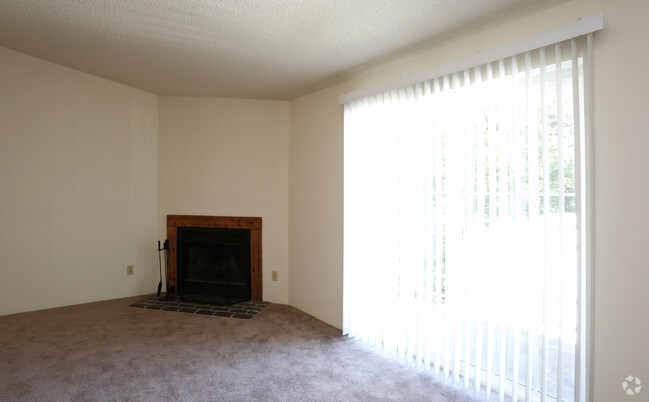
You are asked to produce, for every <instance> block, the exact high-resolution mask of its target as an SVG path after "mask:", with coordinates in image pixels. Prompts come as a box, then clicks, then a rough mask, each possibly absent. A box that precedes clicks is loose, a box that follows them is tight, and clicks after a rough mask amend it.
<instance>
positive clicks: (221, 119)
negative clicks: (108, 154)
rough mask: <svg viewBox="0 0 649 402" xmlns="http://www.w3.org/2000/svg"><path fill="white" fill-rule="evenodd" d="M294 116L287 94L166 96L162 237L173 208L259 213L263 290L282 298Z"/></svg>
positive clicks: (162, 143) (207, 212)
mask: <svg viewBox="0 0 649 402" xmlns="http://www.w3.org/2000/svg"><path fill="white" fill-rule="evenodd" d="M288 124H289V104H288V102H283V101H257V100H242V99H215V98H182V97H161V98H160V152H159V153H160V167H159V169H160V170H159V172H160V185H159V215H158V218H159V235H160V238H164V236H165V233H166V226H165V225H166V215H167V214H180V215H217V216H261V217H262V218H263V223H262V225H263V231H262V243H263V246H262V252H263V255H262V259H263V297H264V300H268V301H272V302H276V303H288V301H289V300H288V284H289V271H288V267H289V264H288V132H289V130H288ZM272 270H277V271H278V274H279V280H278V281H271V276H270V273H271V271H272Z"/></svg>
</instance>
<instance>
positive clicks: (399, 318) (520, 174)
mask: <svg viewBox="0 0 649 402" xmlns="http://www.w3.org/2000/svg"><path fill="white" fill-rule="evenodd" d="M591 35H592V34H589V35H588V38H590V36H591ZM586 42H587V41H586V38H584V37H582V38H576V39H572V40H568V41H564V42H560V43H556V44H554V45H551V46H546V47H542V48H540V49H536V50H532V51H529V52H525V53H523V54H518V55H515V56H512V57H507V58H505V59H501V60H497V61H495V62H490V63H486V64H483V65H479V66H475V67H472V68H469V69H465V70H463V71H458V72H455V73H452V74H449V75H444V76H441V77H437V78H434V79H432V80H428V81H424V82H420V83H417V84H414V85H409V86H406V87H402V88H399V89H394V90H390V91H387V92H383V93H379V94H376V95H372V96H367V97H364V98H361V99H357V100H353V101H350V102H347V103H345V106H344V109H345V112H344V125H345V126H344V130H345V134H344V135H345V137H344V153H345V155H344V164H345V165H344V180H345V183H344V302H343V333H344V334H348V335H349V336H351V337H355V338H358V339H360V340H362V341H364V342H366V343H368V344H369V345H372V346H375V347H377V348H378V349H380V350H382V351H383V352H385V353H387V354H389V355H392V356H395V357H399V358H405V359H413V360H414V361H416V362H417V363H418V364H420V365H423V366H425V367H427V368H430V369H431V370H433V371H434V372H435V373H441V374H442V375H443V376H444V377H445V378H447V379H448V380H449V381H452V382H459V383H463V384H464V386H466V387H471V388H472V389H473V390H474V391H475V392H477V393H484V395H487V396H490V397H491V396H493V395H497V396H498V397H499V399H500V400H504V398H505V396H507V397H511V398H512V399H513V400H526V401H530V400H542V401H545V400H580V399H583V395H580V394H582V392H581V390H582V387H581V384H580V381H581V379H582V378H583V375H581V374H580V367H581V366H580V350H581V349H580V348H581V340H582V338H583V332H582V330H581V325H580V323H581V318H582V317H581V313H582V310H583V305H582V303H581V300H582V298H583V294H582V292H581V291H580V289H581V285H582V283H581V277H582V269H583V261H582V257H581V253H582V251H581V241H580V239H581V238H582V237H581V233H582V232H581V231H582V230H584V229H583V223H584V222H583V219H582V212H583V208H582V204H583V193H584V191H583V184H584V183H583V180H582V178H583V176H584V168H583V166H584V163H583V151H584V127H585V125H584V106H583V105H584V74H585V73H586V74H588V73H589V71H588V67H586V68H585V66H584V60H588V58H587V57H586V53H585V52H586V48H587V46H585V45H584V44H585V43H586Z"/></svg>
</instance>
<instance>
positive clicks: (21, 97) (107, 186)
mask: <svg viewBox="0 0 649 402" xmlns="http://www.w3.org/2000/svg"><path fill="white" fill-rule="evenodd" d="M0 124H1V125H0V222H2V224H1V225H0V257H1V259H0V277H1V278H2V279H1V280H0V315H2V314H9V313H17V312H22V311H29V310H37V309H43V308H49V307H57V306H63V305H70V304H77V303H83V302H89V301H96V300H106V299H114V298H118V297H125V296H132V295H137V294H143V293H150V292H153V291H154V290H155V287H156V284H157V279H156V276H157V256H156V252H155V239H156V230H157V214H156V211H157V199H158V198H157V187H158V182H157V180H158V177H157V163H158V159H157V156H158V155H157V147H158V137H157V134H158V98H157V97H156V96H154V95H151V94H148V93H145V92H142V91H139V90H135V89H132V88H128V87H126V86H123V85H119V84H116V83H113V82H110V81H106V80H104V79H100V78H97V77H94V76H91V75H88V74H84V73H81V72H78V71H75V70H71V69H69V68H65V67H61V66H58V65H55V64H52V63H48V62H45V61H42V60H39V59H35V58H33V57H29V56H26V55H23V54H20V53H16V52H14V51H11V50H8V49H4V48H0ZM129 264H132V265H134V268H135V274H134V275H133V276H127V275H126V265H129Z"/></svg>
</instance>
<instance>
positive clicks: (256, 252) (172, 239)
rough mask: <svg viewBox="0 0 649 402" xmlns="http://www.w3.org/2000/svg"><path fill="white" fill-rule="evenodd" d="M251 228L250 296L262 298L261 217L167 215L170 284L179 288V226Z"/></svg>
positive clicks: (253, 298)
mask: <svg viewBox="0 0 649 402" xmlns="http://www.w3.org/2000/svg"><path fill="white" fill-rule="evenodd" d="M179 226H180V227H201V228H224V229H250V298H251V300H255V301H261V300H262V280H261V218H257V217H240V216H203V215H167V239H168V240H169V284H170V285H173V286H174V288H175V289H176V291H177V290H178V280H177V278H178V271H177V268H178V267H177V266H176V262H177V261H178V259H177V254H176V250H177V244H176V243H177V234H178V227H179Z"/></svg>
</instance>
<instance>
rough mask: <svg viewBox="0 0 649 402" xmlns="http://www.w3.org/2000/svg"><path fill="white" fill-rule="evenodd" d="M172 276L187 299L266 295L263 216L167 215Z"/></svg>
mask: <svg viewBox="0 0 649 402" xmlns="http://www.w3.org/2000/svg"><path fill="white" fill-rule="evenodd" d="M167 238H168V239H169V282H170V284H171V285H173V286H175V289H177V292H178V294H179V295H180V296H181V298H182V299H185V300H191V301H198V302H207V303H214V304H223V305H229V304H234V303H239V302H243V301H247V300H255V301H261V300H262V291H261V290H262V288H261V218H249V217H223V216H195V215H168V216H167Z"/></svg>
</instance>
